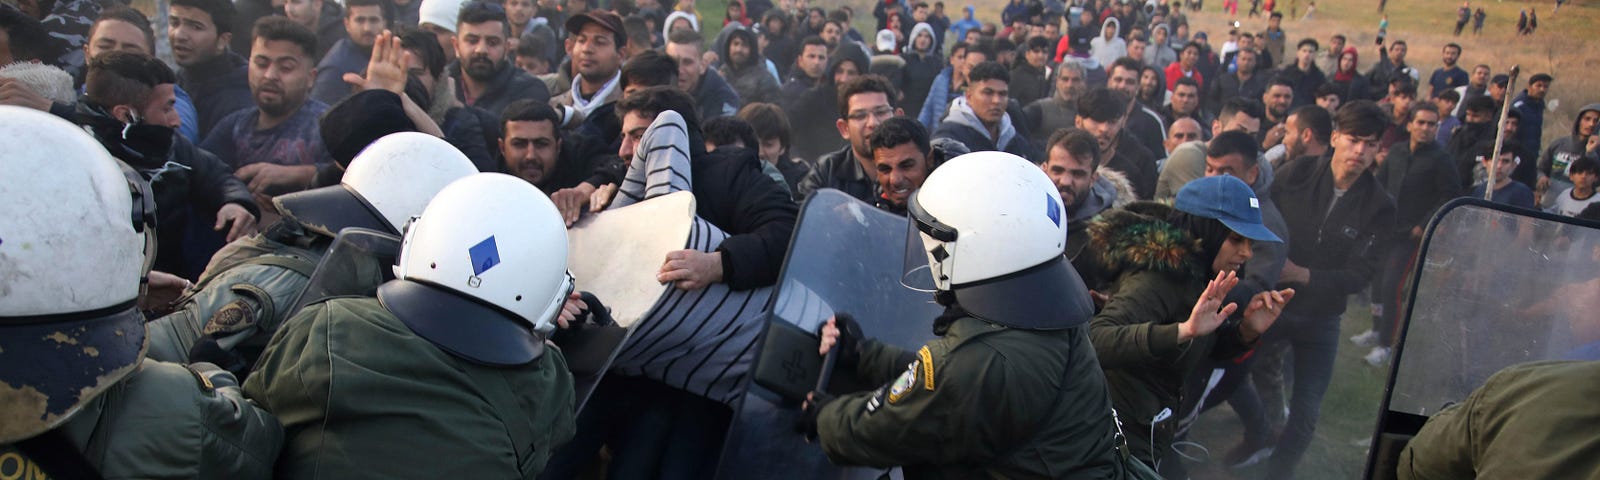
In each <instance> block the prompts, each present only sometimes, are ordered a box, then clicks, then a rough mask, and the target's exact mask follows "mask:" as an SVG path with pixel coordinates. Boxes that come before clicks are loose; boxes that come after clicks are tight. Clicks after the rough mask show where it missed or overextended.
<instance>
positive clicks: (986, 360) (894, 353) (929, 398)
mask: <svg viewBox="0 0 1600 480" xmlns="http://www.w3.org/2000/svg"><path fill="white" fill-rule="evenodd" d="M939 322H941V323H942V322H949V323H948V324H947V325H948V329H947V330H946V331H945V332H944V333H943V335H942V336H941V337H940V338H938V339H935V340H934V341H932V342H930V343H928V344H927V345H926V346H924V347H922V349H921V350H919V351H918V352H917V353H916V354H915V355H914V356H913V355H909V354H908V353H907V352H905V351H904V350H901V349H899V348H896V347H893V346H890V345H885V344H882V343H878V342H874V341H869V342H868V343H867V344H865V345H864V347H865V348H864V350H865V351H864V353H863V354H862V356H861V360H860V363H859V364H858V365H857V367H856V370H857V372H858V373H860V374H861V375H862V376H863V378H865V379H868V380H871V381H875V382H876V381H882V382H883V383H887V385H885V386H884V387H882V388H880V389H878V390H875V391H870V392H862V393H856V394H852V395H846V396H841V397H840V398H838V399H837V400H835V401H832V402H829V403H827V404H825V405H823V406H822V409H821V411H820V412H819V413H818V415H817V434H818V438H819V440H820V443H821V444H822V449H823V451H825V452H826V453H827V454H828V458H829V459H830V460H832V461H833V462H834V463H838V464H848V465H865V466H871V467H879V468H887V467H891V466H901V467H903V469H904V472H905V474H906V478H961V479H972V478H1056V479H1060V478H1120V476H1121V475H1122V470H1121V468H1122V467H1121V466H1120V463H1119V462H1120V457H1119V456H1118V455H1119V454H1118V452H1117V450H1115V440H1114V438H1115V437H1114V435H1115V426H1114V425H1113V422H1112V419H1111V409H1110V403H1109V402H1108V400H1107V396H1106V389H1105V383H1104V380H1103V377H1102V376H1101V375H1100V369H1099V365H1098V364H1097V362H1096V361H1095V357H1094V352H1093V351H1092V350H1090V348H1089V339H1088V331H1087V330H1088V329H1087V328H1086V327H1084V326H1078V327H1074V328H1069V329H1065V330H1054V331H1034V330H1020V329H1013V328H1007V327H1003V326H1000V325H996V324H993V323H988V322H984V321H982V320H978V319H975V318H972V317H969V316H966V315H965V314H964V313H963V312H960V311H959V309H951V311H949V312H947V313H946V314H945V316H942V317H941V318H940V320H939ZM936 331H937V329H936ZM912 357H914V358H916V360H913V361H912V362H911V365H909V367H908V366H907V365H906V364H905V363H902V361H903V360H904V359H905V358H912ZM897 377H898V378H897ZM890 380H893V382H892V383H890Z"/></svg>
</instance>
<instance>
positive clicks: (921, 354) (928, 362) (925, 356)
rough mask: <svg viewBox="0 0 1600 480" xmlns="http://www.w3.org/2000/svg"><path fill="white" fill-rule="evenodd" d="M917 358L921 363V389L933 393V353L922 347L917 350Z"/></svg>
mask: <svg viewBox="0 0 1600 480" xmlns="http://www.w3.org/2000/svg"><path fill="white" fill-rule="evenodd" d="M917 358H918V359H919V360H921V361H922V368H923V370H922V388H924V389H926V390H928V391H930V392H931V391H933V352H932V351H930V350H928V346H927V345H923V346H922V349H921V350H917Z"/></svg>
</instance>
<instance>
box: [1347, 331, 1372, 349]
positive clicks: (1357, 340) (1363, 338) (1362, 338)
mask: <svg viewBox="0 0 1600 480" xmlns="http://www.w3.org/2000/svg"><path fill="white" fill-rule="evenodd" d="M1350 343H1354V344H1356V345H1359V346H1363V347H1371V346H1374V345H1377V344H1378V331H1377V330H1367V331H1365V332H1361V334H1360V335H1356V336H1354V337H1350Z"/></svg>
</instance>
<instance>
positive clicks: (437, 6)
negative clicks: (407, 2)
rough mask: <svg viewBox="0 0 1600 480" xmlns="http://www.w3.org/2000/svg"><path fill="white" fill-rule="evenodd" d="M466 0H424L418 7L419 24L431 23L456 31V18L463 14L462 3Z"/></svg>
mask: <svg viewBox="0 0 1600 480" xmlns="http://www.w3.org/2000/svg"><path fill="white" fill-rule="evenodd" d="M466 3H467V2H466V1H465V0H422V6H421V7H418V10H419V11H418V13H417V18H418V20H417V22H418V25H419V26H420V24H423V23H431V24H433V26H435V27H439V28H443V29H445V30H449V31H451V32H454V31H456V18H457V17H458V16H459V15H460V14H461V5H463V4H466Z"/></svg>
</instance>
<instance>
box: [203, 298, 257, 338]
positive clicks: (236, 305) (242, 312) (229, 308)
mask: <svg viewBox="0 0 1600 480" xmlns="http://www.w3.org/2000/svg"><path fill="white" fill-rule="evenodd" d="M255 324H256V310H255V308H253V307H251V305H250V302H249V301H247V300H245V299H242V298H241V299H238V300H234V301H232V302H228V304H227V305H223V306H222V308H220V309H217V313H213V314H211V320H210V321H208V322H206V326H205V329H204V332H205V334H206V335H216V334H229V333H236V332H239V331H243V330H245V329H248V328H250V327H253V326H255Z"/></svg>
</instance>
